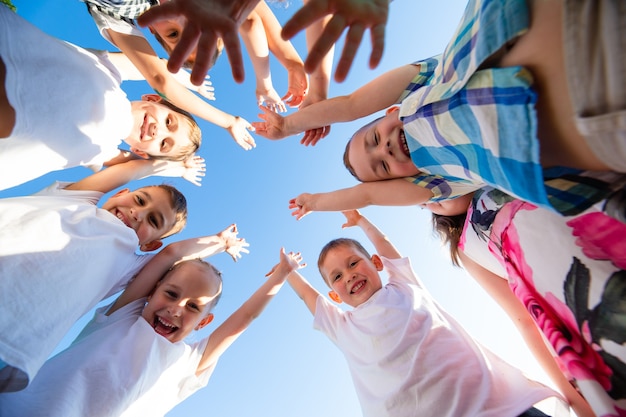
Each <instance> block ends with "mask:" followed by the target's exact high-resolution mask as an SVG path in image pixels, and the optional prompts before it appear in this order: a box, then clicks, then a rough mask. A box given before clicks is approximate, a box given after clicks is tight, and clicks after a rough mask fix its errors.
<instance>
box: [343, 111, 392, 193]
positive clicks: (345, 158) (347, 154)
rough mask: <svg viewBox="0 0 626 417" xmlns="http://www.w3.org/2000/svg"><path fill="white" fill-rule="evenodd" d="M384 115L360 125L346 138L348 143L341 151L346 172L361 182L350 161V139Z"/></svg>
mask: <svg viewBox="0 0 626 417" xmlns="http://www.w3.org/2000/svg"><path fill="white" fill-rule="evenodd" d="M383 117H385V116H380V117H378V118H376V119H374V120H372V121H371V122H368V123H367V124H365V125H364V126H361V127H360V128H359V129H358V130H357V131H356V132H354V134H353V135H352V137H350V139H349V140H348V143H346V149H345V150H344V151H343V165H344V166H345V167H346V169H347V170H348V172H349V173H350V174H352V176H353V177H354V178H356V179H357V180H359V181H361V182H363V181H362V180H361V179H360V178H359V176H358V175H356V171H354V167H353V166H352V164H351V163H350V144H352V139H354V137H355V136H356V135H357V134H358V133H359V132H361V131H362V130H365V129H367V128H368V127H370V126H371V125H373V124H374V123H376V122H377V121H379V120H380V119H382V118H383Z"/></svg>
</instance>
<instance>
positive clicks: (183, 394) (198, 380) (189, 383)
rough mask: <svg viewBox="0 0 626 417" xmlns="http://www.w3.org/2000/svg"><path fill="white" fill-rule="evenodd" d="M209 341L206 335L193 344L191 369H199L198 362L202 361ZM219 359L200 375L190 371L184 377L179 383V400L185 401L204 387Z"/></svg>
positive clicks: (190, 360)
mask: <svg viewBox="0 0 626 417" xmlns="http://www.w3.org/2000/svg"><path fill="white" fill-rule="evenodd" d="M208 341H209V338H208V337H206V338H204V339H202V340H201V341H199V342H197V343H194V344H192V345H190V346H191V354H190V357H189V365H190V371H191V370H192V369H198V364H199V363H200V359H202V355H203V354H204V350H205V349H206V345H207V343H208ZM217 362H218V361H217V360H216V361H215V362H213V363H212V364H211V365H209V366H208V367H207V369H205V370H204V372H202V373H201V374H200V375H196V373H195V372H190V373H189V375H188V376H187V377H185V378H183V379H182V380H181V382H180V384H179V387H180V391H179V392H178V400H179V402H182V401H184V400H185V399H186V398H187V397H189V396H190V395H191V394H193V393H194V392H196V391H198V390H199V389H201V388H204V387H205V386H206V385H207V384H208V382H209V378H210V377H211V375H212V374H213V371H214V370H215V366H216V365H217Z"/></svg>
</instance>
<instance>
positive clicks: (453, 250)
mask: <svg viewBox="0 0 626 417" xmlns="http://www.w3.org/2000/svg"><path fill="white" fill-rule="evenodd" d="M466 218H467V212H463V213H461V214H457V215H455V216H443V215H441V214H435V213H432V221H433V230H434V232H435V233H436V234H438V235H439V238H440V239H441V240H442V242H443V243H444V244H447V245H448V247H449V248H450V259H451V260H452V263H453V264H454V265H456V266H461V262H460V259H459V242H460V240H461V235H462V234H463V226H464V225H465V219H466Z"/></svg>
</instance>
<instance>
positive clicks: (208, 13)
mask: <svg viewBox="0 0 626 417" xmlns="http://www.w3.org/2000/svg"><path fill="white" fill-rule="evenodd" d="M258 2H259V0H170V1H168V2H163V3H161V4H160V5H159V6H155V7H151V8H150V9H149V10H148V11H146V12H145V13H143V14H142V15H141V16H140V17H139V18H138V19H137V22H138V23H139V25H141V26H148V25H150V24H152V23H153V22H156V21H158V20H161V19H167V18H169V17H173V16H181V15H182V16H185V18H186V19H187V24H186V26H185V29H184V30H183V33H182V35H181V39H180V42H179V43H178V45H177V46H176V48H174V50H173V51H172V54H171V55H170V59H169V62H168V68H169V70H170V71H172V72H176V71H178V70H179V69H180V67H181V66H182V65H183V63H184V62H185V59H186V58H187V56H188V55H189V54H190V53H191V52H192V51H193V50H194V48H196V49H197V55H196V61H195V64H194V66H193V71H192V72H191V82H192V83H193V84H195V85H200V83H202V80H203V79H204V76H205V75H206V73H207V72H208V71H209V69H210V65H211V57H212V56H213V55H214V54H215V49H216V42H217V38H218V37H221V38H222V39H223V40H224V48H225V49H226V53H227V54H228V60H229V61H230V66H231V68H232V72H233V78H234V79H235V81H237V82H239V83H240V82H242V81H243V79H244V70H243V59H242V56H241V45H240V44H239V36H238V34H237V32H238V29H239V26H241V22H242V21H243V19H245V18H246V17H247V16H248V15H249V14H250V12H251V11H252V10H253V9H254V7H255V6H256V5H257V3H258Z"/></svg>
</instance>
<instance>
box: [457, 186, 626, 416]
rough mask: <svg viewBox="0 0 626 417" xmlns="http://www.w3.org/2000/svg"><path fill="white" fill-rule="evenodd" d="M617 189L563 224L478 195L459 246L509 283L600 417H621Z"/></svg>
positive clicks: (622, 258)
mask: <svg viewBox="0 0 626 417" xmlns="http://www.w3.org/2000/svg"><path fill="white" fill-rule="evenodd" d="M618 178H621V179H622V180H625V179H626V176H621V177H618ZM615 184H616V183H615V182H613V183H612V185H615ZM620 187H621V188H620ZM614 188H618V191H615V192H614V193H613V194H612V195H610V196H609V197H608V198H606V199H604V200H602V201H600V202H597V203H596V204H594V205H593V206H591V207H590V208H588V209H586V210H585V211H583V212H582V213H579V214H577V215H574V216H568V217H564V216H561V215H559V214H557V213H554V212H551V211H548V210H545V209H540V208H537V207H536V206H534V205H532V204H530V203H526V202H523V201H520V200H516V199H513V198H512V197H509V196H508V195H506V194H503V193H502V192H500V191H498V190H495V189H491V188H489V189H483V190H481V191H479V192H477V193H476V194H475V195H474V199H473V201H472V203H471V205H470V209H469V211H468V216H467V220H466V224H465V228H464V231H463V237H462V239H461V242H460V247H461V249H462V250H463V251H464V252H465V254H466V255H467V256H469V257H470V258H472V259H473V260H474V261H475V262H477V263H479V264H480V265H483V266H484V267H485V268H487V269H490V270H491V271H492V272H494V273H496V274H497V275H500V276H502V277H506V278H507V279H508V282H509V286H510V288H511V290H512V291H513V293H514V294H515V296H516V297H517V298H518V299H519V300H520V301H521V302H522V303H523V304H524V306H525V307H526V308H527V310H528V312H529V313H530V314H531V316H532V317H533V319H534V320H535V322H536V323H537V325H538V327H539V329H540V330H541V332H542V333H543V335H544V336H545V337H544V340H545V341H546V343H547V344H548V345H549V346H550V347H551V349H552V351H553V353H554V355H555V358H556V359H557V362H558V363H559V365H560V367H561V369H562V371H563V372H564V374H565V375H566V376H567V377H568V378H569V379H570V380H571V381H572V383H573V384H574V385H575V386H576V387H577V388H578V389H579V391H580V392H581V394H582V395H583V396H584V397H585V398H586V400H587V401H588V402H589V404H590V405H591V407H592V408H593V410H594V411H595V413H596V414H597V415H598V417H608V416H616V417H623V416H626V272H625V271H624V269H625V268H626V223H625V219H626V187H625V186H624V185H623V183H621V185H620V186H619V187H614ZM488 258H491V259H488ZM494 258H495V259H496V260H497V263H494ZM489 265H492V266H491V267H489ZM494 265H495V266H494Z"/></svg>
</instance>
